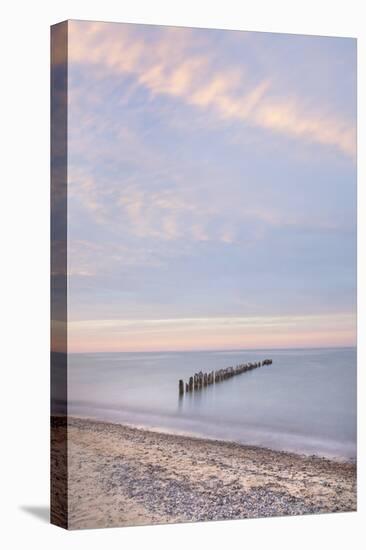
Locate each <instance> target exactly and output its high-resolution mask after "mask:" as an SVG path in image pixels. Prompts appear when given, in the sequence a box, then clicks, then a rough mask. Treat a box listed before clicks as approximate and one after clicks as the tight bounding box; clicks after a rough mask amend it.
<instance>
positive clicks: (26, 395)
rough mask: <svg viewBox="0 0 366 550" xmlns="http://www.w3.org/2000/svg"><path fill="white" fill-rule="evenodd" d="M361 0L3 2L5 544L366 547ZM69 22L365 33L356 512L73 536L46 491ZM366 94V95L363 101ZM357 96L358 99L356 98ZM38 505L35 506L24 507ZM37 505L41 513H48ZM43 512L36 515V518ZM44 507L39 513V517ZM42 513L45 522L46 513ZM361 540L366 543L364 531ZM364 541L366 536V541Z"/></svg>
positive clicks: (0, 205)
mask: <svg viewBox="0 0 366 550" xmlns="http://www.w3.org/2000/svg"><path fill="white" fill-rule="evenodd" d="M362 4H365V3H364V2H363V1H362V0H360V1H356V0H354V1H353V0H348V1H345V0H343V1H338V0H332V1H328V0H317V1H316V0H302V1H300V0H288V1H285V0H272V1H271V0H267V1H264V0H252V1H251V2H247V1H245V0H242V1H240V2H234V1H231V0H225V1H221V2H216V1H214V0H208V1H203V0H201V1H199V0H185V1H183V0H170V1H165V2H164V1H163V0H150V1H149V0H145V1H142V0H141V1H140V0H134V1H130V0H128V1H127V0H126V1H120V2H118V1H117V0H115V1H109V0H102V1H99V2H98V1H97V0H88V1H87V2H83V1H82V0H80V1H79V0H72V1H68V0H63V1H59V0H51V1H49V2H47V1H40V0H35V1H33V2H32V1H22V2H19V1H16V0H13V1H12V2H6V3H4V2H3V3H2V18H1V30H0V40H1V48H0V52H1V57H2V61H1V72H0V77H1V87H0V90H1V102H0V108H1V119H0V121H1V133H2V137H3V140H2V148H1V159H2V160H1V168H2V171H1V175H2V178H1V195H0V197H1V200H0V212H1V215H0V220H1V231H0V238H1V256H0V258H1V271H0V273H1V287H0V289H1V302H0V308H1V321H2V327H1V328H2V331H1V343H2V344H1V352H2V353H1V379H0V380H1V382H0V404H1V420H2V429H1V440H0V442H1V452H0V457H1V466H0V474H1V479H2V481H1V485H0V505H1V510H0V525H1V528H0V541H1V543H2V547H3V548H5V549H6V550H7V549H12V548H41V549H43V548H45V549H46V548H47V549H48V548H52V549H55V550H57V549H59V548H66V547H67V548H70V549H73V548H78V549H81V550H82V549H84V548H88V549H91V550H92V549H94V548H101V547H102V548H105V549H110V548H122V547H124V548H132V547H134V548H139V547H147V548H150V547H151V548H159V549H163V548H169V547H173V548H174V549H177V548H178V549H179V548H186V547H187V546H189V547H191V548H202V549H203V548H206V547H207V548H209V547H210V548H225V547H228V546H231V547H248V548H250V547H252V548H256V549H261V548H266V549H267V548H268V549H269V548H271V549H273V548H281V549H287V548H296V549H302V548H306V549H309V548H311V549H318V548H321V549H322V548H324V549H325V548H332V549H338V548H342V549H345V548H347V549H348V548H350V549H351V548H352V549H353V548H360V547H361V545H362V542H361V540H362V539H361V537H362V531H365V530H364V529H363V522H364V521H365V519H366V517H365V490H366V483H365V474H364V471H363V470H365V437H363V436H362V433H361V432H362V430H363V429H364V428H365V422H364V418H363V416H364V413H365V405H364V403H362V397H363V396H362V394H365V392H362V388H365V387H366V385H365V375H364V373H363V371H364V370H365V366H364V364H363V363H364V359H365V341H364V342H362V335H365V334H366V332H365V322H364V321H365V315H364V314H363V312H365V309H366V308H365V284H364V281H365V271H366V270H365V253H364V252H363V251H362V248H365V243H364V239H363V238H362V234H364V233H365V222H364V217H365V186H364V181H365V123H364V121H365V98H366V85H365V71H366V55H365V45H366V31H365V28H366V25H365V21H366V17H365V16H364V15H363V13H362ZM68 18H78V19H96V20H98V19H99V20H106V21H125V22H140V23H157V24H174V25H186V26H204V27H220V28H228V29H230V28H231V29H243V30H260V31H280V32H291V33H305V34H331V35H340V36H356V37H358V53H359V96H358V97H359V154H358V158H359V188H358V190H359V217H358V222H359V250H358V265H359V274H358V280H359V331H358V336H359V379H358V390H359V396H360V398H359V400H358V401H359V511H358V512H357V513H349V514H334V515H326V516H309V517H294V518H279V519H265V520H263V519H258V520H242V521H230V522H217V523H206V524H192V525H176V526H155V527H140V528H136V527H135V528H125V529H104V530H95V531H82V532H75V531H74V532H66V531H63V530H61V529H59V528H57V527H54V526H51V525H49V524H48V523H47V519H46V514H47V511H46V506H47V505H48V493H49V479H48V477H49V458H48V455H49V440H48V438H49V428H48V426H49V351H48V350H49V26H50V25H51V24H53V23H56V22H59V21H62V20H64V19H68ZM362 99H363V102H362ZM360 100H361V101H360ZM27 507H28V508H31V509H32V510H33V513H31V512H30V511H29V510H28V511H27V510H26V508H27ZM38 508H40V513H39V510H38ZM37 510H38V513H37ZM34 512H36V513H34ZM40 515H41V516H42V515H43V516H44V519H42V518H41V517H39V516H40ZM363 538H364V539H366V536H365V533H364V537H363ZM363 544H365V542H363Z"/></svg>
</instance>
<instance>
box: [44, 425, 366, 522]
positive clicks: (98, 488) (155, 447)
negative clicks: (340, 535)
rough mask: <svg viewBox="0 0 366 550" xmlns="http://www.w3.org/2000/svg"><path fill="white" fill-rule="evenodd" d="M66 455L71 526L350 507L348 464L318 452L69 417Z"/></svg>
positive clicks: (57, 436) (60, 432)
mask: <svg viewBox="0 0 366 550" xmlns="http://www.w3.org/2000/svg"><path fill="white" fill-rule="evenodd" d="M54 426H55V428H54V430H53V438H54V454H53V457H52V460H53V461H57V460H59V458H60V457H59V456H58V452H57V449H58V445H60V450H61V448H62V447H61V443H60V442H61V441H62V437H63V436H64V435H65V427H64V426H63V425H62V423H60V424H59V425H57V422H56V423H54ZM68 457H69V464H68V482H69V509H68V527H69V529H84V528H96V527H115V526H127V525H145V524H154V523H174V522H191V521H204V520H223V519H236V518H237V519H239V518H254V517H266V516H284V515H298V514H316V513H327V512H346V511H347V512H348V511H354V510H356V466H355V464H352V463H342V462H336V461H332V460H328V459H325V458H319V457H305V456H300V455H296V454H292V453H285V452H278V451H272V450H269V449H262V448H258V447H250V446H243V445H238V444H235V443H227V442H221V441H210V440H204V439H198V438H194V437H186V436H179V435H169V434H161V433H156V432H150V431H146V430H140V429H135V428H129V427H126V426H120V425H116V424H109V423H104V422H97V421H92V420H83V419H77V418H69V420H68Z"/></svg>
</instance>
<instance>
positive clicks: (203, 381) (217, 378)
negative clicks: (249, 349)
mask: <svg viewBox="0 0 366 550" xmlns="http://www.w3.org/2000/svg"><path fill="white" fill-rule="evenodd" d="M271 364H272V359H264V360H263V361H262V362H261V361H257V362H256V363H244V364H242V365H237V366H236V367H227V368H226V369H220V370H216V371H211V372H202V371H200V372H196V373H195V375H194V376H191V377H190V378H189V381H188V382H186V383H185V385H184V381H183V380H179V395H183V394H184V389H185V391H186V393H189V392H192V391H193V390H201V389H202V388H204V387H206V386H210V385H211V384H214V383H215V384H217V383H218V382H222V381H223V380H227V379H228V378H231V377H232V376H235V375H237V374H241V373H242V372H247V371H249V370H252V369H256V368H258V367H261V366H263V365H271Z"/></svg>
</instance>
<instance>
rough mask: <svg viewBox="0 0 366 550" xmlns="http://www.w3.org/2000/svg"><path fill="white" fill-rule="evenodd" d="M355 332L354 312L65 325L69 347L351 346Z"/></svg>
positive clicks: (80, 348)
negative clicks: (67, 327) (66, 326)
mask: <svg viewBox="0 0 366 550" xmlns="http://www.w3.org/2000/svg"><path fill="white" fill-rule="evenodd" d="M354 336H355V315H353V314H335V315H333V316H329V315H293V316H252V317H195V318H165V319H139V320H136V319H135V320H134V319H90V320H84V321H71V322H70V323H69V345H70V349H71V350H73V351H85V350H88V351H103V350H104V349H108V350H109V351H111V349H112V350H114V351H146V350H154V349H158V350H174V349H176V350H179V349H181V350H185V349H204V348H205V347H207V348H210V349H233V348H237V349H243V347H246V348H249V349H250V348H251V347H256V346H260V347H286V346H288V347H291V346H292V345H297V346H299V345H309V343H310V344H311V345H313V346H314V345H320V346H324V345H334V344H336V345H354V344H355V341H354ZM91 342H92V344H91ZM90 346H92V348H91V347H90ZM84 347H85V350H84Z"/></svg>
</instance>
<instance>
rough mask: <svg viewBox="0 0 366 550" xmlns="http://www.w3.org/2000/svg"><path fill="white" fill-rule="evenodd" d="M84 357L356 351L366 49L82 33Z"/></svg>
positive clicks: (236, 37) (75, 166)
mask: <svg viewBox="0 0 366 550" xmlns="http://www.w3.org/2000/svg"><path fill="white" fill-rule="evenodd" d="M68 52H69V73H68V75H69V98H68V101H69V112H68V132H69V153H68V216H69V218H68V247H69V248H68V251H69V256H68V272H69V298H68V312H69V328H68V339H69V340H68V341H69V350H70V351H79V352H81V351H89V352H92V351H148V350H156V351H157V350H190V349H217V348H221V349H235V348H270V347H308V346H316V347H318V346H343V345H355V343H356V41H355V40H354V39H349V38H329V37H314V36H300V35H285V34H271V33H254V32H241V31H240V32H239V31H221V30H206V29H189V28H174V27H159V26H146V25H133V24H120V23H92V22H80V21H71V22H70V23H69V50H68Z"/></svg>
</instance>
